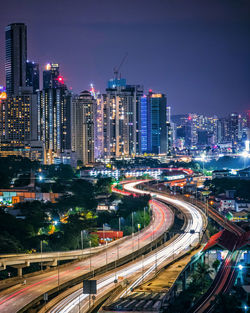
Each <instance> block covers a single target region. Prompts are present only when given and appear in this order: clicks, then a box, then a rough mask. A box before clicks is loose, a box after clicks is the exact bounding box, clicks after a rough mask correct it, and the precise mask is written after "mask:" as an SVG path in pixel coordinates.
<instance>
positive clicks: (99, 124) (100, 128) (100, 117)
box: [94, 94, 106, 159]
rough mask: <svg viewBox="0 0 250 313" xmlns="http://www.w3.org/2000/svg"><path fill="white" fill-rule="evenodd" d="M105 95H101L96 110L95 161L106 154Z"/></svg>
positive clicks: (97, 100) (98, 97)
mask: <svg viewBox="0 0 250 313" xmlns="http://www.w3.org/2000/svg"><path fill="white" fill-rule="evenodd" d="M105 99H106V97H105V95H101V94H99V95H98V96H97V98H96V103H95V108H94V128H95V132H94V133H95V159H98V158H102V157H103V154H104V151H103V149H104V102H105Z"/></svg>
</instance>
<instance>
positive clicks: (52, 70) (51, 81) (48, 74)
mask: <svg viewBox="0 0 250 313" xmlns="http://www.w3.org/2000/svg"><path fill="white" fill-rule="evenodd" d="M62 82H63V77H62V76H60V75H59V65H58V64H53V63H52V64H51V63H48V64H47V65H46V66H45V70H44V71H43V89H49V88H58V87H60V86H61V83H62Z"/></svg>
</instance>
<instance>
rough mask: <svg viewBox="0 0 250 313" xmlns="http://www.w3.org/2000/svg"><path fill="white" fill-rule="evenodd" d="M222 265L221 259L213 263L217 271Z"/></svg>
mask: <svg viewBox="0 0 250 313" xmlns="http://www.w3.org/2000/svg"><path fill="white" fill-rule="evenodd" d="M219 266H220V261H219V260H215V261H214V262H213V264H212V267H213V269H214V270H215V272H217V270H218V268H219Z"/></svg>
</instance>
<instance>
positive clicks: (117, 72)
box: [114, 52, 128, 79]
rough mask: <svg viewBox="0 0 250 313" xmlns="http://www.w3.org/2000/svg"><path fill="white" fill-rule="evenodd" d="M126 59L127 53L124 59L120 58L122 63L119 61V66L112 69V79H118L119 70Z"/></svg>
mask: <svg viewBox="0 0 250 313" xmlns="http://www.w3.org/2000/svg"><path fill="white" fill-rule="evenodd" d="M127 57H128V53H127V52H126V54H125V55H124V57H123V58H122V61H121V63H120V65H119V66H118V67H117V66H116V67H114V78H115V79H118V74H119V71H120V69H121V67H122V65H123V63H124V62H125V60H126V59H127Z"/></svg>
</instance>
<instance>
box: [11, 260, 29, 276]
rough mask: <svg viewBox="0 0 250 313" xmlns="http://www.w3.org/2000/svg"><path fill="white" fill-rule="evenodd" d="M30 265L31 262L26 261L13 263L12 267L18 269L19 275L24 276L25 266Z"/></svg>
mask: <svg viewBox="0 0 250 313" xmlns="http://www.w3.org/2000/svg"><path fill="white" fill-rule="evenodd" d="M27 266H30V262H25V264H17V265H13V266H12V267H14V268H16V269H17V275H18V277H22V276H23V268H24V267H27Z"/></svg>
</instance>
